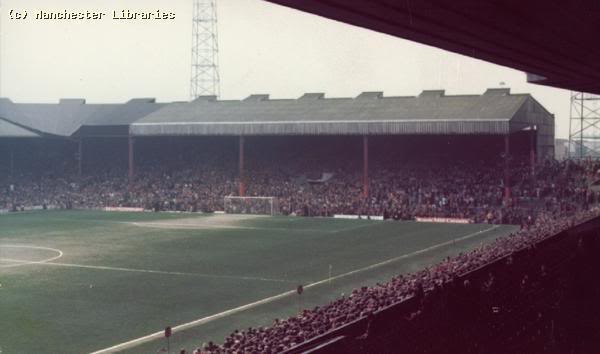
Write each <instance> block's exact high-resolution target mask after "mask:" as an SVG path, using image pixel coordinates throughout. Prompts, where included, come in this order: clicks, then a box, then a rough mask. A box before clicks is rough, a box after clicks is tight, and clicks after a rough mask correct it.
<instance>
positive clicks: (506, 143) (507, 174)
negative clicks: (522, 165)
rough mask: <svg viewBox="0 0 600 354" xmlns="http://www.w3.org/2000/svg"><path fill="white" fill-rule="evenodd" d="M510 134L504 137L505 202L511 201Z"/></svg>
mask: <svg viewBox="0 0 600 354" xmlns="http://www.w3.org/2000/svg"><path fill="white" fill-rule="evenodd" d="M509 160H510V134H505V135H504V201H505V203H506V204H508V202H509V201H510V162H509Z"/></svg>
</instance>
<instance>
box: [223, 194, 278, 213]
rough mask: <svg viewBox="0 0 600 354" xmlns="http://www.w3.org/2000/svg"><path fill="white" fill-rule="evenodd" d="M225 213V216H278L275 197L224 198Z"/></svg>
mask: <svg viewBox="0 0 600 354" xmlns="http://www.w3.org/2000/svg"><path fill="white" fill-rule="evenodd" d="M225 212H226V213H227V214H256V215H277V214H279V200H278V199H277V197H235V196H227V197H225Z"/></svg>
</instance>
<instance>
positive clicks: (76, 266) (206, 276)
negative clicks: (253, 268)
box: [0, 258, 290, 283]
mask: <svg viewBox="0 0 600 354" xmlns="http://www.w3.org/2000/svg"><path fill="white" fill-rule="evenodd" d="M0 260H5V261H8V262H16V263H20V264H18V265H28V264H44V265H47V266H60V267H72V268H87V269H99V270H114V271H121V272H138V273H152V274H167V275H186V276H196V277H202V278H215V279H235V280H252V281H270V282H277V283H289V282H290V281H289V280H283V279H272V278H261V277H245V276H237V275H217V274H205V273H184V272H170V271H163V270H151V269H135V268H122V267H108V266H98V265H87V264H73V263H58V262H50V261H47V260H46V261H45V262H29V261H21V260H13V259H7V258H6V259H0Z"/></svg>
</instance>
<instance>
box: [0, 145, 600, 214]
mask: <svg viewBox="0 0 600 354" xmlns="http://www.w3.org/2000/svg"><path fill="white" fill-rule="evenodd" d="M235 162H236V159H235V157H230V158H224V157H223V156H219V155H212V154H204V155H201V156H196V157H195V158H194V159H193V160H190V159H187V160H186V159H181V160H180V159H173V160H172V161H167V162H165V161H162V162H160V163H155V162H153V161H151V160H150V161H144V160H142V161H141V162H140V163H139V165H138V166H136V173H135V178H134V180H133V181H129V180H128V178H127V172H126V170H125V169H123V168H112V169H104V170H98V171H91V172H90V173H84V174H83V175H82V176H79V175H78V174H77V173H76V172H74V171H73V169H71V170H70V171H71V172H65V171H68V170H67V169H65V170H61V171H52V170H50V171H42V172H41V173H40V172H39V171H30V172H20V173H17V174H15V175H13V176H12V177H11V176H9V175H7V174H4V175H2V174H0V190H2V191H4V193H2V194H0V209H8V210H20V209H22V208H26V207H31V206H44V205H45V206H53V207H58V208H81V209H87V208H103V207H138V208H144V209H148V210H170V211H201V212H213V211H218V210H224V197H226V196H236V195H238V184H239V177H238V172H237V168H236V166H235ZM502 163H503V162H502V161H501V160H499V159H498V160H496V161H494V160H470V161H467V160H439V159H438V160H436V159H433V158H432V159H419V160H410V159H408V160H406V161H402V162H401V163H398V162H395V161H385V160H376V161H374V163H373V164H372V166H371V168H370V172H369V175H370V177H369V178H370V181H369V195H368V196H367V197H365V196H364V195H363V193H362V189H363V185H362V174H361V173H362V172H361V169H360V167H359V166H357V164H353V163H346V164H344V163H340V162H339V161H335V160H332V161H326V162H322V161H321V162H320V163H310V161H309V162H302V163H300V162H297V160H289V161H285V162H279V163H275V164H274V163H272V161H270V160H264V161H261V160H260V159H258V160H256V161H254V163H253V164H252V165H251V166H249V167H248V168H247V170H246V171H245V177H244V185H245V190H246V196H257V197H276V198H277V205H278V208H279V212H280V213H282V214H285V215H289V214H291V215H300V216H333V215H335V214H354V215H361V216H374V215H377V216H385V217H386V218H390V219H397V220H412V219H414V218H415V217H443V218H459V219H465V220H469V221H471V222H478V223H509V224H523V223H526V222H531V221H532V219H533V218H534V216H535V215H537V214H538V212H539V211H546V212H552V213H564V212H574V211H576V210H579V209H585V208H586V207H587V205H588V204H591V203H595V202H596V200H597V199H598V195H599V194H598V193H597V192H595V191H593V190H592V189H591V188H589V185H590V183H591V182H593V181H594V179H595V178H596V177H597V176H596V171H597V170H596V169H597V168H598V166H597V165H596V164H595V163H591V162H590V163H587V164H575V163H573V162H560V163H559V162H555V161H546V162H545V163H543V164H541V165H539V166H538V167H537V171H536V173H535V174H532V173H531V169H530V167H529V166H528V165H527V164H526V163H523V162H519V161H514V162H513V163H512V164H511V176H510V187H511V198H510V199H505V198H504V179H503V173H502ZM324 173H328V174H329V175H330V176H331V177H330V178H329V179H328V180H326V181H323V182H314V179H311V176H313V175H317V176H320V175H322V174H324Z"/></svg>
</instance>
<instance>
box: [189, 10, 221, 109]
mask: <svg viewBox="0 0 600 354" xmlns="http://www.w3.org/2000/svg"><path fill="white" fill-rule="evenodd" d="M193 1H194V4H193V14H192V16H193V17H192V75H191V79H190V98H191V99H192V100H193V99H195V98H197V97H198V96H217V97H218V96H219V93H220V92H219V65H218V53H219V43H218V37H217V6H216V0H193Z"/></svg>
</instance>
